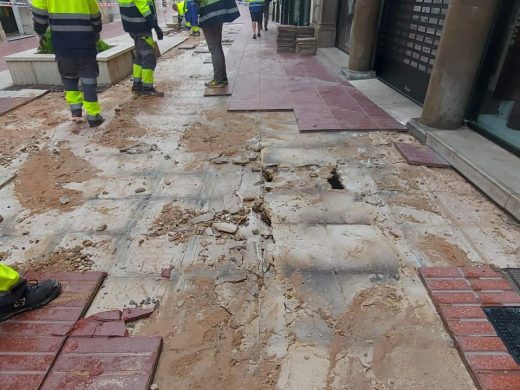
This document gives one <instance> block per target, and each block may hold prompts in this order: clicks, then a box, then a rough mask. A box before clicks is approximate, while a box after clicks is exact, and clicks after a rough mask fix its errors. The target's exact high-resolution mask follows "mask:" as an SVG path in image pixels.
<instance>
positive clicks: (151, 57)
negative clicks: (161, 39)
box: [135, 35, 164, 97]
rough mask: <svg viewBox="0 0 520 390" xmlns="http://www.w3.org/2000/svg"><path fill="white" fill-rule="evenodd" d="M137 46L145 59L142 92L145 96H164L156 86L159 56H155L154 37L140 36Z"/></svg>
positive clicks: (137, 49)
mask: <svg viewBox="0 0 520 390" xmlns="http://www.w3.org/2000/svg"><path fill="white" fill-rule="evenodd" d="M135 47H136V51H138V52H139V53H140V55H141V57H142V59H143V79H142V80H143V89H142V92H141V94H142V95H145V96H157V97H162V96H164V94H163V93H161V92H158V91H156V89H155V88H154V81H155V80H154V72H155V67H156V66H157V57H156V56H155V50H154V42H153V37H152V36H151V35H148V36H142V37H140V39H139V40H138V42H137V43H136V46H135Z"/></svg>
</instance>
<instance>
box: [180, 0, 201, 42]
mask: <svg viewBox="0 0 520 390" xmlns="http://www.w3.org/2000/svg"><path fill="white" fill-rule="evenodd" d="M184 1H185V2H186V27H190V28H191V35H194V36H200V28H199V6H198V5H197V2H196V1H195V0H184Z"/></svg>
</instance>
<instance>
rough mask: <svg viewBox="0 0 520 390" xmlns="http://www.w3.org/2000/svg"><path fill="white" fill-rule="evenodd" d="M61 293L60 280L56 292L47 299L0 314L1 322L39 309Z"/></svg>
mask: <svg viewBox="0 0 520 390" xmlns="http://www.w3.org/2000/svg"><path fill="white" fill-rule="evenodd" d="M60 294H61V283H60V282H59V281H58V288H57V289H56V290H55V291H54V293H53V294H52V295H49V296H48V297H47V299H45V300H44V301H42V302H40V303H38V304H37V305H34V306H31V307H29V306H26V307H24V308H21V309H19V310H17V311H14V312H11V313H9V314H4V315H3V316H0V322H4V321H7V320H8V319H9V318H11V317H13V316H15V315H18V314H21V313H25V312H26V311H32V310H36V309H39V308H41V307H43V306H45V305H47V304H49V303H50V302H52V301H53V300H55V299H56V298H57V297H58V296H59V295H60Z"/></svg>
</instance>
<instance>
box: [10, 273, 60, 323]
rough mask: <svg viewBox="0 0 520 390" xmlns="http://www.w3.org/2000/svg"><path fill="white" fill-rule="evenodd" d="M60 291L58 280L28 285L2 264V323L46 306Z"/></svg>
mask: <svg viewBox="0 0 520 390" xmlns="http://www.w3.org/2000/svg"><path fill="white" fill-rule="evenodd" d="M60 291H61V288H60V283H59V282H58V281H57V280H44V281H42V282H37V283H27V282H26V281H25V279H23V278H22V277H21V276H20V275H19V274H18V272H16V271H15V270H14V269H12V268H9V267H7V266H6V265H3V264H0V322H2V321H5V320H7V319H8V318H11V317H12V316H13V315H15V314H18V313H22V312H24V311H27V310H33V309H37V308H39V307H42V306H44V305H46V304H47V303H49V302H50V301H52V300H53V299H54V298H56V297H57V296H58V295H59V294H60Z"/></svg>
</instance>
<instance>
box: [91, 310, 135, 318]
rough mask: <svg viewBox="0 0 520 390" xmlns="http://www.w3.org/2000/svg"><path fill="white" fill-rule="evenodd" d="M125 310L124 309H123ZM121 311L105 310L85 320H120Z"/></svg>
mask: <svg viewBox="0 0 520 390" xmlns="http://www.w3.org/2000/svg"><path fill="white" fill-rule="evenodd" d="M125 310H126V309H125ZM121 315H122V312H121V310H107V311H102V312H99V313H95V314H92V315H91V316H89V317H87V318H91V319H93V320H97V321H117V320H120V319H121Z"/></svg>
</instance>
